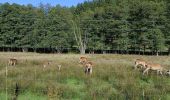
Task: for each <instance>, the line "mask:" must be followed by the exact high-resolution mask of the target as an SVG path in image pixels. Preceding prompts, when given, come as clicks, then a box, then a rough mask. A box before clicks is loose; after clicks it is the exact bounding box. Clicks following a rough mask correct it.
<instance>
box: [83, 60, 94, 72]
mask: <svg viewBox="0 0 170 100" xmlns="http://www.w3.org/2000/svg"><path fill="white" fill-rule="evenodd" d="M83 66H84V68H85V70H84V72H85V74H89V75H91V74H92V66H93V63H92V62H90V61H87V62H85V63H84V64H83Z"/></svg>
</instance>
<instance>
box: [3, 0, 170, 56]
mask: <svg viewBox="0 0 170 100" xmlns="http://www.w3.org/2000/svg"><path fill="white" fill-rule="evenodd" d="M0 26H1V27H0V47H21V48H23V51H26V50H27V49H28V48H33V49H34V50H35V51H36V49H37V48H54V49H55V50H57V52H62V51H63V49H64V48H70V49H77V50H79V51H80V53H82V54H83V53H85V51H86V50H89V51H95V50H124V51H126V52H128V51H133V50H136V51H144V52H145V51H146V52H155V53H156V54H158V53H159V52H161V51H170V1H169V0H93V1H85V2H84V3H81V4H78V5H77V6H72V7H63V6H60V5H56V6H51V5H50V4H40V5H39V6H38V7H34V6H33V5H31V4H28V5H19V4H15V3H14V4H9V3H4V4H0Z"/></svg>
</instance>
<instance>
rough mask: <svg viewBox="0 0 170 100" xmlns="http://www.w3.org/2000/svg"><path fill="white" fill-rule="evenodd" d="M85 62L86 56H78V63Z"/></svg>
mask: <svg viewBox="0 0 170 100" xmlns="http://www.w3.org/2000/svg"><path fill="white" fill-rule="evenodd" d="M85 62H87V58H86V57H80V58H79V63H80V64H83V63H85Z"/></svg>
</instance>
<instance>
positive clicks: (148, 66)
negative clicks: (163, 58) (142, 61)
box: [143, 63, 164, 75]
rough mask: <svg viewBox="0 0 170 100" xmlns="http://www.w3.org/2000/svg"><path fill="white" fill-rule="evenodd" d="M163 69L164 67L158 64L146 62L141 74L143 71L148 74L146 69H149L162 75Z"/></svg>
mask: <svg viewBox="0 0 170 100" xmlns="http://www.w3.org/2000/svg"><path fill="white" fill-rule="evenodd" d="M163 69H164V68H163V67H162V66H161V65H160V64H153V63H147V64H146V69H145V70H144V71H143V75H144V74H145V73H147V74H148V71H149V70H152V71H157V75H158V74H161V75H162V72H163Z"/></svg>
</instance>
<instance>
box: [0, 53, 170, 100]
mask: <svg viewBox="0 0 170 100" xmlns="http://www.w3.org/2000/svg"><path fill="white" fill-rule="evenodd" d="M14 56H15V57H16V58H18V60H19V63H18V64H17V66H15V67H13V66H8V67H7V68H8V76H7V77H6V76H5V68H6V63H7V59H8V58H9V57H14ZM80 56H81V55H76V54H63V55H62V54H59V55H58V54H36V53H0V79H1V82H0V86H1V88H0V100H4V99H5V98H6V91H5V90H6V88H7V89H8V91H7V93H8V94H7V95H8V99H12V98H17V99H18V100H48V99H50V100H57V99H61V100H62V99H63V100H65V99H69V100H70V99H72V100H107V99H109V100H115V99H117V100H122V99H123V100H124V99H125V100H158V99H161V100H169V99H170V77H167V76H159V75H156V73H155V72H152V73H151V74H149V75H148V76H147V75H144V76H143V75H142V72H141V71H140V70H134V69H133V66H134V60H135V59H136V58H143V59H145V60H147V61H150V62H154V63H160V64H162V65H163V66H164V67H166V68H167V69H168V68H170V62H169V61H170V57H169V56H160V57H155V56H136V55H107V54H106V55H84V56H86V57H88V58H89V59H90V60H91V61H92V62H94V64H95V66H94V67H93V74H92V75H91V76H88V75H85V74H84V69H83V67H81V65H80V64H79V63H78V59H79V57H80ZM44 60H50V61H52V64H51V65H50V66H48V67H47V68H46V69H45V70H43V66H42V62H43V61H44ZM58 64H61V65H62V68H61V71H58V69H57V65H58ZM16 91H17V92H16ZM16 95H17V96H16Z"/></svg>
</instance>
